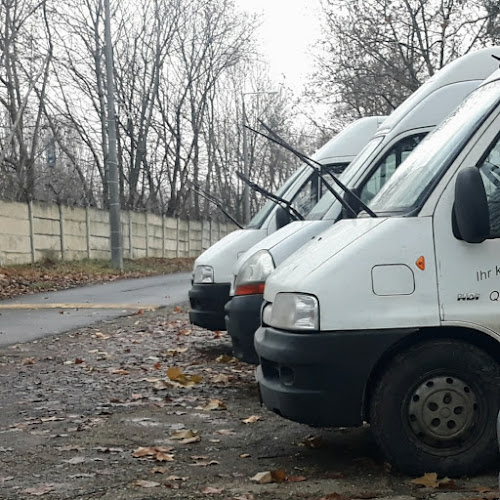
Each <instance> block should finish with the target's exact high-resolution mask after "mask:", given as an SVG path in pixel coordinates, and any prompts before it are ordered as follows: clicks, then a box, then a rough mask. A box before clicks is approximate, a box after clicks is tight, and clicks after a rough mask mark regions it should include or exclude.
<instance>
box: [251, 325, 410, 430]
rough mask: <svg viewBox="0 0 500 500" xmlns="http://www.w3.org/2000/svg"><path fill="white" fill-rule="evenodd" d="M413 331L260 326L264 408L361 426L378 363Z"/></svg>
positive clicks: (304, 419) (311, 420)
mask: <svg viewBox="0 0 500 500" xmlns="http://www.w3.org/2000/svg"><path fill="white" fill-rule="evenodd" d="M413 332H415V330H406V329H405V330H402V329H401V330H374V331H338V332H322V333H300V334H296V333H290V332H285V331H280V330H276V329H274V328H270V327H261V328H259V329H258V330H257V332H256V333H255V348H256V351H257V353H258V355H259V358H260V366H259V367H258V368H257V381H258V383H259V389H260V394H261V399H262V402H263V403H264V405H265V406H266V407H267V408H269V409H270V410H272V411H274V412H275V413H277V414H279V415H281V416H282V417H285V418H288V419H289V420H293V421H295V422H300V423H304V424H309V425H312V426H318V427H353V426H357V425H361V424H362V423H363V414H364V399H365V392H366V391H365V390H366V386H367V382H368V380H369V377H370V374H371V373H372V370H373V368H374V367H375V365H376V363H377V361H378V360H379V359H380V358H381V356H382V355H383V354H384V352H386V351H387V350H388V349H389V348H390V347H391V346H392V345H394V344H395V343H396V342H398V341H399V340H401V339H402V338H404V337H405V336H407V335H409V334H410V333H413Z"/></svg>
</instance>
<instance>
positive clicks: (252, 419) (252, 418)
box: [242, 415, 262, 424]
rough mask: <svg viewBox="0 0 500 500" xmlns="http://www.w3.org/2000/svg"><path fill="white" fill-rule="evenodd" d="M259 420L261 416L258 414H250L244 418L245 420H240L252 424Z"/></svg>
mask: <svg viewBox="0 0 500 500" xmlns="http://www.w3.org/2000/svg"><path fill="white" fill-rule="evenodd" d="M259 420H262V417H260V416H259V415H251V416H250V417H248V418H245V420H242V422H243V423H244V424H254V423H255V422H258V421H259Z"/></svg>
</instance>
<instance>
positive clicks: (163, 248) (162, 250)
mask: <svg viewBox="0 0 500 500" xmlns="http://www.w3.org/2000/svg"><path fill="white" fill-rule="evenodd" d="M161 256H162V257H163V258H165V214H161Z"/></svg>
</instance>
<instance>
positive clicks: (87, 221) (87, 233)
mask: <svg viewBox="0 0 500 500" xmlns="http://www.w3.org/2000/svg"><path fill="white" fill-rule="evenodd" d="M85 239H86V243H87V259H90V213H89V207H85Z"/></svg>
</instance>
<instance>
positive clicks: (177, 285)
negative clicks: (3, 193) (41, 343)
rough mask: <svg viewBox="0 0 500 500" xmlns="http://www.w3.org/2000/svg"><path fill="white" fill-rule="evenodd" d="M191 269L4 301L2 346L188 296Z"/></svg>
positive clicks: (0, 323)
mask: <svg viewBox="0 0 500 500" xmlns="http://www.w3.org/2000/svg"><path fill="white" fill-rule="evenodd" d="M190 279H191V274H190V273H179V274H167V275H162V276H153V277H149V278H137V279H125V280H118V281H114V282H109V283H103V284H99V285H91V286H85V287H78V288H72V289H70V290H62V291H59V292H44V293H38V294H36V295H24V296H20V297H16V298H14V299H11V300H3V301H0V346H7V345H10V344H17V343H22V342H28V341H31V340H35V339H37V338H41V337H45V336H47V335H54V334H59V333H63V332H66V331H68V330H71V329H73V328H81V327H84V326H88V325H91V324H93V323H96V322H98V321H107V320H113V319H115V318H118V317H120V316H127V315H131V314H134V313H137V311H139V310H144V311H145V310H153V309H157V308H159V307H164V306H169V305H174V304H179V303H182V302H185V301H186V300H187V294H188V289H189V286H190Z"/></svg>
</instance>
